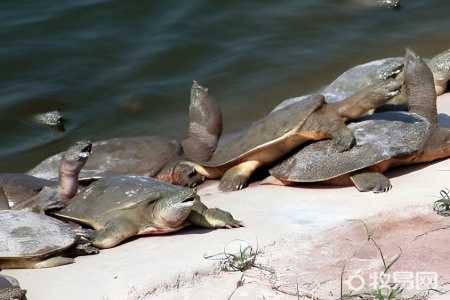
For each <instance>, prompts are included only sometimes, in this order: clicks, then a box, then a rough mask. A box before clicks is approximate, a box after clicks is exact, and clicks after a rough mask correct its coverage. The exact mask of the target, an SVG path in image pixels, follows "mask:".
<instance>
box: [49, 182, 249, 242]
mask: <svg viewBox="0 0 450 300" xmlns="http://www.w3.org/2000/svg"><path fill="white" fill-rule="evenodd" d="M53 214H54V215H55V216H57V217H60V218H64V219H69V220H72V221H76V222H80V223H83V224H86V225H89V226H91V227H93V228H94V229H95V230H94V231H93V233H92V238H91V239H90V240H91V241H92V244H93V245H94V246H95V247H98V248H111V247H114V246H116V245H117V244H119V243H121V242H122V241H124V240H125V239H127V238H129V237H131V236H135V235H141V234H161V233H166V232H174V231H177V230H180V229H181V228H183V227H186V226H188V225H190V224H195V225H199V226H202V227H207V228H219V227H225V228H232V227H240V226H243V223H242V222H240V221H237V220H235V219H233V216H232V215H231V214H230V213H228V212H226V211H223V210H220V209H218V208H207V207H206V206H205V205H204V204H202V203H201V202H200V197H199V196H197V194H196V190H195V189H192V188H182V187H179V186H175V185H172V184H169V183H166V182H162V181H159V180H156V179H153V178H149V177H143V176H126V175H124V176H111V177H103V178H101V179H99V180H97V181H95V182H93V183H92V184H91V185H89V187H88V188H87V189H86V190H85V191H83V192H81V193H79V194H78V195H77V196H75V197H74V198H72V200H71V202H70V204H69V205H68V206H66V207H65V208H64V209H62V210H60V211H56V212H54V213H53Z"/></svg>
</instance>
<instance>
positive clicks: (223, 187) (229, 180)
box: [219, 175, 248, 192]
mask: <svg viewBox="0 0 450 300" xmlns="http://www.w3.org/2000/svg"><path fill="white" fill-rule="evenodd" d="M247 186H248V177H247V176H244V175H234V176H223V177H222V179H221V180H220V184H219V190H220V191H222V192H232V191H238V190H242V189H244V188H246V187H247Z"/></svg>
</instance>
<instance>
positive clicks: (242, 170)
mask: <svg viewBox="0 0 450 300" xmlns="http://www.w3.org/2000/svg"><path fill="white" fill-rule="evenodd" d="M260 166H261V163H260V162H259V161H256V160H251V161H246V162H243V163H240V164H238V165H236V166H234V167H232V168H230V169H228V170H227V171H226V172H225V173H224V174H223V175H222V179H221V180H220V184H219V190H221V191H223V192H231V191H237V190H242V189H243V188H246V187H247V186H248V179H249V178H250V176H251V175H252V174H253V172H254V171H255V170H256V169H258V168H259V167H260Z"/></svg>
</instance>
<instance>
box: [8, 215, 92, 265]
mask: <svg viewBox="0 0 450 300" xmlns="http://www.w3.org/2000/svg"><path fill="white" fill-rule="evenodd" d="M0 223H1V230H0V269H17V268H26V269H33V268H34V269H38V268H50V267H56V266H61V265H66V264H70V263H73V262H74V260H73V258H69V257H63V256H55V255H57V254H58V253H61V252H63V251H64V250H66V249H68V248H70V247H72V246H79V249H81V250H83V251H85V253H89V254H91V253H98V249H96V248H94V247H91V246H90V245H89V243H85V242H82V243H81V242H80V241H82V235H77V234H76V232H75V230H74V228H73V227H72V226H70V225H68V224H66V223H64V222H62V221H60V220H57V219H55V218H52V217H49V216H46V215H43V214H37V213H34V212H29V211H24V210H19V211H16V210H3V211H0ZM79 242H80V244H79V245H78V243H79Z"/></svg>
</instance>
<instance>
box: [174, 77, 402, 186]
mask: <svg viewBox="0 0 450 300" xmlns="http://www.w3.org/2000/svg"><path fill="white" fill-rule="evenodd" d="M402 84H403V81H401V80H395V79H386V80H384V81H380V82H377V83H375V84H373V85H371V86H369V87H368V88H366V89H364V90H362V91H360V92H358V93H355V94H354V95H352V96H350V97H348V98H347V99H346V100H344V101H341V102H339V103H335V104H326V103H325V99H324V97H323V95H321V94H314V95H309V96H306V97H304V98H303V100H302V101H298V102H295V103H292V104H291V105H288V106H285V107H283V108H281V109H278V110H276V111H273V112H271V113H270V114H268V115H267V116H265V117H264V118H262V119H260V120H258V121H256V122H254V123H253V124H251V125H249V126H247V127H245V128H243V129H242V130H239V131H237V132H234V133H231V134H229V135H227V136H224V137H223V138H221V139H220V140H219V135H220V130H219V129H221V127H220V128H219V129H218V126H219V124H220V126H221V124H222V119H221V113H220V107H219V106H218V105H215V104H211V103H214V102H215V100H214V99H213V97H212V96H211V95H210V94H209V92H208V90H207V89H206V88H204V87H202V86H201V85H200V84H199V83H198V82H196V81H194V84H193V86H192V90H193V92H192V93H191V104H190V106H189V110H190V126H189V134H188V135H189V137H188V138H187V139H186V140H185V141H183V143H182V144H183V148H184V151H185V153H186V155H187V157H188V158H189V159H191V160H193V161H194V162H196V163H197V165H196V166H195V170H196V171H197V172H198V173H200V174H201V175H203V176H205V177H206V178H213V179H214V178H221V181H220V185H219V189H220V190H222V191H233V190H239V189H242V188H244V187H246V186H247V182H248V179H249V177H250V176H251V175H252V173H253V172H254V171H255V170H257V169H258V168H261V167H263V166H270V165H271V164H272V163H273V162H274V161H276V160H278V159H279V158H281V157H282V156H284V155H286V154H287V153H289V152H290V151H292V150H294V149H296V148H297V147H299V146H301V145H302V144H303V143H305V142H307V141H314V140H322V139H326V138H332V139H333V143H334V145H335V147H336V149H339V151H344V150H348V149H350V148H351V147H352V146H353V144H354V142H355V138H354V135H353V133H352V132H351V130H349V129H348V128H347V126H346V124H345V122H346V121H348V120H354V119H356V118H358V117H360V116H362V115H364V114H365V113H367V112H368V111H370V110H372V109H375V108H377V107H379V106H381V105H383V104H384V103H385V102H386V101H388V100H389V99H390V98H392V97H393V96H395V95H397V94H398V89H399V88H400V87H401V85H402ZM218 140H219V142H218V143H217V141H218ZM216 144H217V147H215V146H214V145H216ZM214 150H215V151H214Z"/></svg>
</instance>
